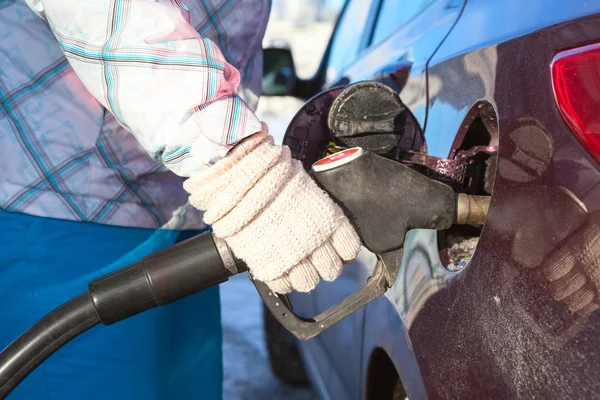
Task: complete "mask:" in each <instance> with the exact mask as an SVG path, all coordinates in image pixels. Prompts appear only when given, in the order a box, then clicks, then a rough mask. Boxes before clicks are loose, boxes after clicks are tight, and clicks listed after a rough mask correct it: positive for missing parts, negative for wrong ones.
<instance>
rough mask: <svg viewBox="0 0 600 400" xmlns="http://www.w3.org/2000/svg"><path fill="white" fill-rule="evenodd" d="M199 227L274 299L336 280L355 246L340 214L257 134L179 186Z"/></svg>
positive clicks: (296, 165) (285, 153)
mask: <svg viewBox="0 0 600 400" xmlns="http://www.w3.org/2000/svg"><path fill="white" fill-rule="evenodd" d="M184 188H185V189H186V190H187V191H188V192H189V193H190V203H191V204H192V205H193V206H194V207H196V208H198V209H200V210H206V212H205V214H204V221H205V222H206V223H207V224H209V225H212V229H213V232H214V234H215V235H217V236H218V237H220V238H222V239H224V240H225V242H226V243H227V244H228V245H229V247H230V248H231V250H232V251H233V252H234V254H235V255H236V256H237V257H239V258H241V259H242V260H244V261H245V262H246V264H247V265H248V268H249V269H250V272H251V273H252V276H253V277H254V278H255V279H258V280H260V281H263V282H265V283H266V284H267V285H268V286H269V287H270V288H271V290H273V291H274V292H277V293H288V292H290V291H292V290H298V291H301V292H308V291H311V290H312V289H314V287H315V286H316V285H317V283H319V281H320V280H321V279H324V280H327V281H331V280H334V279H335V278H337V277H338V275H339V274H340V272H341V270H342V262H343V261H350V260H352V259H354V258H355V257H356V255H357V253H358V250H359V249H360V239H359V237H358V235H357V234H356V232H355V230H354V228H353V227H352V225H351V224H350V222H349V221H348V219H347V218H346V217H345V216H344V213H343V212H342V210H341V209H340V208H339V207H338V206H337V205H336V204H335V203H334V202H333V201H332V200H331V199H330V198H329V197H328V195H327V194H326V193H325V192H324V191H323V190H321V189H320V188H319V187H318V186H317V185H316V183H315V182H314V181H313V180H312V179H311V178H310V176H309V175H308V174H307V173H306V171H304V169H303V168H302V164H301V163H300V162H299V161H296V160H292V158H291V155H290V150H289V148H287V147H283V146H277V145H274V144H273V138H272V137H271V136H268V135H267V133H266V126H265V125H263V132H262V133H258V134H255V135H253V136H251V137H249V138H247V139H246V140H244V141H243V142H242V143H240V144H238V145H237V146H236V147H235V148H234V149H233V150H232V151H230V152H229V154H228V155H227V157H225V158H224V159H222V160H220V161H219V162H218V163H217V164H215V165H214V166H212V167H210V168H209V169H208V170H207V171H204V172H202V173H200V174H198V175H195V176H192V177H191V178H189V179H188V180H187V181H185V183H184Z"/></svg>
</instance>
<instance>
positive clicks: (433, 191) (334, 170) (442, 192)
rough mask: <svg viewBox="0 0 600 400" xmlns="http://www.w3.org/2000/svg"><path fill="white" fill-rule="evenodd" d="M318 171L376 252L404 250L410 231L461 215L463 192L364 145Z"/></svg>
mask: <svg viewBox="0 0 600 400" xmlns="http://www.w3.org/2000/svg"><path fill="white" fill-rule="evenodd" d="M349 153H351V154H350V155H348V154H349ZM332 160H333V161H332ZM312 174H313V177H314V178H315V180H316V181H317V182H319V184H320V185H321V186H322V187H323V188H325V190H327V192H329V194H330V195H331V196H332V197H333V198H334V199H335V200H336V201H337V202H338V204H339V205H340V206H341V207H342V208H343V209H344V211H345V212H346V215H347V216H348V218H350V220H351V221H352V223H353V225H354V227H355V228H356V230H357V231H358V233H359V235H360V237H361V238H362V240H363V244H364V245H365V247H366V248H368V249H369V250H371V251H372V252H374V253H376V254H384V253H388V252H390V251H393V250H397V249H400V248H402V246H403V245H404V238H405V236H406V232H407V231H409V230H410V229H416V228H419V229H436V230H442V229H447V228H449V227H451V226H452V225H453V224H454V223H455V221H456V219H457V195H456V194H455V193H454V191H453V190H452V188H450V187H449V186H448V185H445V184H443V183H440V182H437V181H434V180H432V179H430V178H428V177H426V176H424V175H422V174H420V173H418V172H417V171H414V170H412V169H411V168H409V167H407V166H405V165H403V164H400V163H399V162H397V161H393V160H390V159H387V158H384V157H382V156H378V155H376V154H373V153H371V152H368V151H364V150H362V149H361V148H353V149H348V150H344V151H342V152H339V153H335V154H333V155H331V156H329V157H326V158H324V159H323V160H321V161H319V162H317V163H316V164H315V165H314V166H313V169H312Z"/></svg>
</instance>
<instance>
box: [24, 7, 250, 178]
mask: <svg viewBox="0 0 600 400" xmlns="http://www.w3.org/2000/svg"><path fill="white" fill-rule="evenodd" d="M28 4H29V5H30V7H31V8H32V9H33V10H34V11H35V12H36V13H37V14H38V15H40V16H42V17H44V18H46V20H47V21H48V23H49V24H50V27H51V28H52V31H53V33H54V35H55V36H56V38H57V40H58V41H59V43H60V45H61V46H62V49H63V51H64V52H65V54H66V56H67V59H68V60H69V62H70V63H71V65H72V67H73V70H74V71H75V72H76V74H77V76H78V77H79V78H80V79H81V81H82V82H83V83H84V85H85V87H86V88H87V90H88V91H89V92H90V93H91V95H92V96H94V97H95V98H96V99H97V100H98V101H99V102H101V103H102V104H103V105H104V107H106V108H107V109H108V110H110V111H111V112H112V113H113V114H114V116H115V118H116V119H117V120H118V121H119V123H120V124H121V125H122V126H123V127H124V128H125V129H127V130H129V131H130V132H131V133H132V134H133V135H134V136H135V137H136V138H137V140H138V141H139V143H140V144H141V145H142V146H143V147H144V148H145V149H146V151H147V152H148V153H149V154H150V155H151V156H152V157H154V158H155V159H156V160H160V161H162V162H163V163H164V164H165V165H166V166H167V167H168V168H169V169H170V170H172V171H173V172H175V173H177V174H178V175H181V176H190V175H192V174H194V173H196V172H198V171H200V170H202V169H204V168H206V167H207V166H209V165H211V164H213V163H215V162H216V161H218V160H219V159H220V158H222V157H224V156H225V155H226V154H227V152H228V151H229V150H230V149H231V148H232V147H233V146H234V145H235V144H236V143H237V142H239V141H240V140H241V139H243V138H245V137H247V136H249V135H252V134H253V133H256V132H258V131H259V130H260V129H261V126H260V121H259V120H258V119H257V117H256V116H255V115H254V113H253V112H252V110H251V109H250V108H249V107H248V106H247V105H246V103H244V101H243V100H242V99H241V97H239V96H238V95H237V90H238V86H239V82H240V74H239V72H238V71H237V70H236V69H235V68H234V67H233V66H232V65H230V64H228V63H227V61H226V60H225V58H224V57H223V54H222V53H221V51H220V49H219V48H218V47H217V46H216V45H215V44H214V43H212V42H211V41H210V40H208V39H205V38H202V37H201V36H200V35H199V34H198V32H196V31H195V30H194V28H193V27H192V26H191V25H190V21H189V13H188V12H187V9H186V8H185V6H183V5H182V4H181V3H180V2H179V0H158V1H151V0H28Z"/></svg>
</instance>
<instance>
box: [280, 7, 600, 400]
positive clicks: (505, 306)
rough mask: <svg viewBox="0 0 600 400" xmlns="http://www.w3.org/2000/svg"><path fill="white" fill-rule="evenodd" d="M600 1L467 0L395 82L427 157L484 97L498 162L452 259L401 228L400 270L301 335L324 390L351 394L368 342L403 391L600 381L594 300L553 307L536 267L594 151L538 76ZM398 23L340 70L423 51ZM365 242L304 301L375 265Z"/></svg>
mask: <svg viewBox="0 0 600 400" xmlns="http://www.w3.org/2000/svg"><path fill="white" fill-rule="evenodd" d="M598 13H600V1H586V2H582V1H573V2H565V1H562V0H552V1H548V0H533V1H529V2H525V3H524V2H521V1H515V0H510V1H502V2H500V1H486V0H469V1H468V3H467V5H466V6H465V7H464V10H462V14H460V18H459V20H458V22H457V23H456V24H455V25H453V26H454V27H453V28H452V30H451V31H450V33H449V34H448V35H447V36H445V39H443V38H442V39H443V43H442V44H441V46H439V48H438V47H436V48H434V49H433V52H434V53H433V52H432V54H433V57H429V58H427V59H425V61H421V62H423V65H421V64H419V65H421V66H420V67H419V68H421V70H419V69H418V68H416V67H417V63H416V62H414V63H413V64H412V67H411V70H410V73H411V75H410V76H409V78H408V80H407V83H406V84H405V85H404V86H402V87H399V88H398V89H397V90H399V91H400V95H401V97H402V98H403V99H404V98H405V97H407V98H409V99H410V100H409V101H406V100H405V101H406V102H407V104H408V105H409V108H410V109H411V111H413V113H414V114H415V115H416V116H417V118H418V119H419V121H420V122H422V123H423V124H424V129H425V139H426V144H427V150H428V152H429V154H430V155H434V156H438V157H448V155H450V154H452V149H453V146H455V145H456V143H455V139H456V135H457V133H458V132H460V131H461V130H462V129H463V128H464V124H465V120H466V116H467V115H468V114H469V112H470V111H471V110H472V109H473V107H476V105H477V104H478V103H480V102H481V101H485V102H488V103H489V104H491V105H492V107H493V108H494V109H495V111H496V114H497V116H498V127H499V132H500V136H499V139H500V143H499V163H498V173H497V176H496V180H495V185H494V195H493V197H492V204H491V207H490V212H489V215H488V221H487V222H486V225H485V227H484V229H483V232H482V235H481V238H480V241H479V244H478V247H477V251H476V252H475V255H474V257H473V258H472V260H471V262H470V263H469V265H468V266H467V267H466V268H465V269H463V270H462V271H461V272H459V273H455V272H449V271H447V270H446V269H445V268H444V267H443V266H442V265H441V263H440V261H439V255H438V253H437V236H436V233H435V232H432V231H425V230H420V231H413V232H410V233H409V235H408V236H407V241H406V245H405V253H404V258H403V263H402V266H401V271H400V274H399V277H398V280H397V281H396V283H395V285H394V286H393V287H392V288H391V289H390V290H389V291H388V292H387V293H386V295H385V297H382V298H380V299H378V300H376V301H374V302H373V303H371V304H369V305H368V306H367V307H365V309H363V310H361V311H359V312H357V313H356V314H354V315H352V316H350V317H349V318H347V319H346V320H344V321H341V322H340V323H339V324H338V325H336V326H334V327H332V328H331V329H330V330H328V331H326V332H324V333H323V334H322V335H320V336H319V337H317V338H315V339H312V340H310V341H308V342H306V343H301V348H302V350H303V354H305V356H304V357H305V359H307V356H306V354H307V353H310V354H313V353H314V352H319V353H320V356H319V357H322V358H326V361H322V365H319V367H318V368H319V370H327V372H325V373H327V374H329V375H326V376H327V377H328V378H327V379H331V381H332V382H333V384H331V385H329V383H327V384H326V385H325V386H326V387H324V388H323V387H322V386H323V385H321V387H320V388H319V391H320V394H321V395H322V397H323V398H334V399H337V398H348V399H358V398H363V396H364V390H365V387H364V386H365V385H364V382H365V380H366V377H367V364H368V360H369V356H370V354H372V352H373V350H374V349H377V348H381V349H384V350H385V352H386V353H387V354H388V355H389V357H390V359H391V360H392V362H393V364H394V365H395V367H396V369H397V371H398V373H399V376H400V378H401V379H402V382H403V384H404V385H405V388H406V390H407V393H408V394H409V397H410V398H424V397H425V396H426V394H427V396H428V397H430V398H477V399H479V398H530V397H542V398H546V397H548V398H563V397H565V398H566V397H569V398H571V397H573V398H581V397H590V396H591V395H592V394H598V393H600V365H598V360H600V312H598V311H595V312H591V313H588V314H586V315H579V314H576V313H570V314H569V313H568V312H567V313H565V307H564V304H563V303H564V302H563V300H561V299H557V298H554V297H553V296H551V295H549V294H548V290H547V288H546V287H544V286H543V285H542V284H541V283H540V282H539V281H537V280H536V279H537V278H536V276H537V275H536V274H538V275H539V273H540V272H539V271H540V270H541V269H542V266H543V265H544V262H545V259H546V258H547V257H548V256H549V255H550V254H552V252H556V251H558V250H559V249H563V250H564V247H565V246H569V242H568V240H567V239H568V238H569V237H571V236H573V235H577V232H578V229H580V227H581V225H582V224H583V223H585V221H589V220H591V218H592V215H593V214H592V213H593V212H595V211H598V210H600V165H599V163H598V161H597V160H595V159H593V158H592V156H591V155H590V154H589V153H588V152H587V151H586V150H585V149H584V148H583V147H582V145H581V144H580V143H579V142H578V141H577V140H576V139H575V137H574V136H573V134H572V133H571V132H570V130H569V128H568V127H567V125H566V124H565V123H564V121H563V120H562V117H561V116H560V114H559V112H558V110H557V108H556V106H555V104H554V98H553V92H552V85H551V79H550V63H551V60H552V59H553V57H554V56H555V55H556V53H557V52H558V51H560V50H564V49H567V48H571V47H576V46H581V45H585V44H588V43H595V42H600V15H599V14H598ZM458 15H459V14H457V16H458ZM499 21H502V23H499ZM402 31H404V30H403V29H401V30H400V31H398V32H396V33H395V34H394V35H393V36H392V37H390V39H389V40H390V44H388V43H387V41H386V42H384V45H382V46H383V47H382V48H386V51H381V52H380V50H378V49H371V50H368V51H365V52H364V53H363V54H362V55H361V57H363V56H364V60H366V66H365V67H362V66H361V64H362V63H363V59H362V58H361V59H360V60H359V61H358V62H356V63H355V65H353V66H351V67H350V68H348V70H347V71H348V72H347V74H348V77H349V79H350V80H351V81H354V80H359V79H368V78H373V77H375V78H377V73H378V70H381V69H385V68H384V67H385V66H386V65H387V64H388V60H393V59H394V56H395V57H396V59H402V57H404V54H413V55H414V54H420V53H419V52H418V51H416V50H414V49H413V48H411V47H410V46H408V45H407V43H408V42H402V43H401V44H396V45H395V46H394V45H392V44H391V42H393V41H394V40H395V41H399V40H400V37H398V36H397V35H399V34H400V33H401V32H402ZM424 31H425V32H427V31H428V30H427V29H424ZM433 31H435V29H433ZM418 36H419V35H417V34H415V35H414V37H418ZM426 42H427V40H426V39H422V38H420V39H418V40H414V41H412V42H410V43H412V44H411V46H417V45H419V44H420V43H426ZM386 46H387V47H386ZM406 47H408V50H407V51H406V52H405V50H404V49H405V48H406ZM436 49H437V50H436ZM394 51H397V52H398V53H393V52H394ZM377 60H380V62H381V63H380V67H378V65H377V63H376V61H377ZM414 60H415V59H414V58H413V61H414ZM420 60H423V59H422V58H420ZM409 61H410V60H409ZM425 65H427V75H426V76H425V74H424V71H425ZM425 78H426V79H425ZM423 82H425V83H423ZM424 84H425V87H426V88H428V92H423V91H422V87H423V85H424ZM427 95H428V96H429V100H427ZM411 96H412V97H411ZM413 99H414V100H413ZM369 256H371V257H372V255H369V254H366V255H362V256H361V257H362V258H361V259H360V260H359V261H358V262H357V263H355V264H353V265H350V266H346V267H345V270H344V273H343V275H342V277H341V278H340V279H339V280H337V281H336V282H334V283H331V284H322V285H319V286H318V288H317V290H316V291H315V293H314V295H313V296H314V301H315V304H313V311H317V310H319V311H320V310H323V309H324V306H327V305H331V304H333V303H335V302H338V301H340V300H341V299H342V298H344V297H345V296H347V295H348V294H350V293H352V292H354V291H356V290H357V289H358V287H359V286H361V285H362V284H363V283H364V279H365V277H366V276H368V275H369V274H370V272H371V271H372V269H373V266H374V262H373V260H372V259H371V261H368V257H369ZM598 257H600V253H599V254H598ZM572 268H578V266H573V267H572ZM292 300H293V303H294V304H297V298H295V297H294V296H292ZM357 349H359V350H357ZM357 351H358V352H359V353H360V355H356V352H357ZM354 363H359V364H360V367H359V368H357V367H356V366H355V364H354ZM309 369H310V368H309ZM313 372H314V371H313ZM313 382H315V380H314V379H313ZM340 383H341V384H340Z"/></svg>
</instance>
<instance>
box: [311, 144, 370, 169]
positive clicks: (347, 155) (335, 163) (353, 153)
mask: <svg viewBox="0 0 600 400" xmlns="http://www.w3.org/2000/svg"><path fill="white" fill-rule="evenodd" d="M363 153H364V150H363V149H362V148H361V147H353V148H351V149H346V150H342V151H338V152H337V153H334V154H332V155H329V156H327V157H325V158H322V159H320V160H319V161H317V162H316V163H314V164H313V166H312V169H313V171H315V172H321V171H327V170H330V169H333V168H336V167H339V166H341V165H344V164H347V163H349V162H350V161H354V160H356V159H357V158H358V157H360V156H362V154H363Z"/></svg>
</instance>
